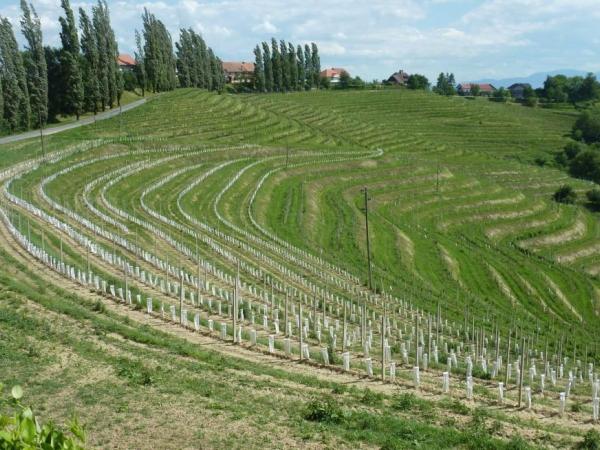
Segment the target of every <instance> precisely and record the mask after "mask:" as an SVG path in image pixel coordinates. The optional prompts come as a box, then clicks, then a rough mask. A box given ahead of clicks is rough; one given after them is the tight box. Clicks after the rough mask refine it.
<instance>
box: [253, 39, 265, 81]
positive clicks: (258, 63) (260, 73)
mask: <svg viewBox="0 0 600 450" xmlns="http://www.w3.org/2000/svg"><path fill="white" fill-rule="evenodd" d="M254 89H256V90H257V91H258V92H264V91H265V68H264V64H263V55H262V52H261V50H260V46H259V45H257V46H256V47H255V48H254Z"/></svg>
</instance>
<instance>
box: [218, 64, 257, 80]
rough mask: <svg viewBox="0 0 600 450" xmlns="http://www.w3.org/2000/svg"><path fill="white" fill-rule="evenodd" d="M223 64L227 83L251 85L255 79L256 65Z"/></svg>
mask: <svg viewBox="0 0 600 450" xmlns="http://www.w3.org/2000/svg"><path fill="white" fill-rule="evenodd" d="M222 64H223V73H224V74H225V81H226V82H227V83H231V84H236V83H250V82H252V80H253V79H254V63H248V62H244V61H224V62H223V63H222Z"/></svg>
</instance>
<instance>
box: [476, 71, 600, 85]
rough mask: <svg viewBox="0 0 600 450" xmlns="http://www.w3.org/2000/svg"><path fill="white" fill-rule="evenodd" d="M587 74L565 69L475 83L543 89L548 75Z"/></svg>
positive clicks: (597, 75) (599, 75)
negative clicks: (523, 84)
mask: <svg viewBox="0 0 600 450" xmlns="http://www.w3.org/2000/svg"><path fill="white" fill-rule="evenodd" d="M587 73H588V72H586V71H583V70H574V69H563V70H553V71H550V72H538V73H534V74H531V75H529V76H527V77H515V78H501V79H493V78H486V79H483V80H476V81H474V83H491V84H493V85H494V86H495V87H497V88H499V87H508V86H510V85H511V84H514V83H529V84H531V86H533V87H534V88H538V87H542V86H543V85H544V81H545V80H546V77H547V76H548V75H551V76H554V75H559V74H562V75H567V76H569V77H574V76H577V75H579V76H585V75H587ZM596 77H599V78H600V73H597V74H596Z"/></svg>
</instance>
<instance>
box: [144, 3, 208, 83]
mask: <svg viewBox="0 0 600 450" xmlns="http://www.w3.org/2000/svg"><path fill="white" fill-rule="evenodd" d="M142 22H143V27H144V30H143V34H144V59H145V60H144V64H145V67H146V75H147V78H148V86H149V87H150V89H151V90H152V91H154V92H162V91H169V90H172V89H175V87H176V83H177V79H176V75H175V67H176V60H175V55H174V54H173V43H172V40H171V36H170V34H169V32H168V31H167V28H166V27H165V25H164V24H163V23H162V22H161V21H160V20H158V19H156V17H155V16H154V14H151V13H149V12H148V10H147V9H146V8H144V13H143V14H142ZM209 67H210V64H209ZM209 79H210V78H209Z"/></svg>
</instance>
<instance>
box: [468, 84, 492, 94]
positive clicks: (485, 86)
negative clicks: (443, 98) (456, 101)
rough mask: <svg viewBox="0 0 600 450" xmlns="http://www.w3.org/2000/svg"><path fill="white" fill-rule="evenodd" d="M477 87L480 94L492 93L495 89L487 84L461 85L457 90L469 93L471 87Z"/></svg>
mask: <svg viewBox="0 0 600 450" xmlns="http://www.w3.org/2000/svg"><path fill="white" fill-rule="evenodd" d="M474 85H478V86H479V90H480V91H481V92H494V91H495V90H496V88H495V87H494V86H492V85H491V84H489V83H462V84H460V85H459V88H460V89H462V90H463V91H470V90H471V86H474Z"/></svg>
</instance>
